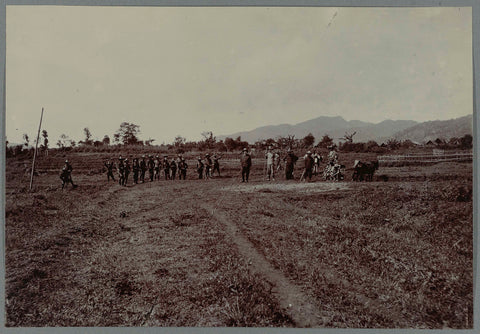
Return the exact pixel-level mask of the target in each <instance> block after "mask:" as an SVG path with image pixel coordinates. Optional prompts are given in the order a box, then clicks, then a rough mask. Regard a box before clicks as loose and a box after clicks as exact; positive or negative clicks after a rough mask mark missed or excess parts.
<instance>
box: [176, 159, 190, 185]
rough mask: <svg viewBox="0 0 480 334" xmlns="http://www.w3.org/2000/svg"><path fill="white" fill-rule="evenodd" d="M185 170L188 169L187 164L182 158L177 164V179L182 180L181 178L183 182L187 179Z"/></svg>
mask: <svg viewBox="0 0 480 334" xmlns="http://www.w3.org/2000/svg"><path fill="white" fill-rule="evenodd" d="M187 168H188V165H187V162H186V161H185V159H184V158H182V160H181V161H180V163H179V164H178V170H179V173H178V178H179V179H180V180H181V179H182V177H183V179H184V180H185V178H186V177H187Z"/></svg>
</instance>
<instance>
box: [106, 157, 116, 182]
mask: <svg viewBox="0 0 480 334" xmlns="http://www.w3.org/2000/svg"><path fill="white" fill-rule="evenodd" d="M104 165H105V167H107V181H108V182H110V178H112V180H113V181H115V177H114V176H113V161H110V160H108V161H107V162H105V164H104Z"/></svg>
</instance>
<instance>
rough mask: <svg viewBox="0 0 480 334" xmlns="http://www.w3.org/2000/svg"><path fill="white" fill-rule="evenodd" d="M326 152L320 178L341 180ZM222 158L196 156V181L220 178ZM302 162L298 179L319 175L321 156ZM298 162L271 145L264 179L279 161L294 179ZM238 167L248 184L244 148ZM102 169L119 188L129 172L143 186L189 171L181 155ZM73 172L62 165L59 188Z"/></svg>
mask: <svg viewBox="0 0 480 334" xmlns="http://www.w3.org/2000/svg"><path fill="white" fill-rule="evenodd" d="M328 149H329V150H330V152H329V153H328V157H327V163H326V166H325V168H324V170H323V177H324V179H325V180H333V181H339V180H342V179H343V172H342V170H343V168H345V166H344V165H340V164H339V163H338V154H337V152H336V151H335V146H334V145H331V146H329V147H328ZM221 158H222V157H221V156H220V155H216V154H214V155H213V157H211V156H210V154H208V153H207V154H205V157H204V159H202V158H201V157H198V158H197V163H196V172H197V174H198V179H205V180H208V179H210V178H211V177H213V175H214V173H217V174H218V176H220V164H219V160H220V159H221ZM303 159H304V164H305V166H304V169H303V172H302V175H301V176H300V181H306V180H307V178H308V179H309V180H311V179H312V175H318V174H319V173H320V163H321V162H322V161H323V157H322V156H321V155H320V154H318V153H317V151H316V150H314V151H313V153H312V152H311V151H307V153H306V154H305V156H304V157H303ZM297 161H298V157H297V156H296V155H295V154H294V152H293V151H292V150H291V149H290V148H289V149H288V150H287V154H286V155H285V156H284V157H283V158H282V157H281V155H280V153H279V152H278V151H275V152H274V151H273V149H272V147H271V146H270V147H268V149H267V151H266V153H265V166H264V167H265V168H264V174H265V176H266V178H267V180H269V181H271V180H272V181H273V180H275V174H276V173H278V172H279V171H280V170H282V162H283V163H284V164H285V179H286V180H293V179H294V176H293V172H294V169H295V165H296V163H297ZM240 165H241V174H242V182H248V179H249V175H250V168H251V166H252V158H251V156H250V154H249V153H248V150H247V149H246V148H244V149H243V150H242V155H241V157H240ZM104 166H105V167H106V169H107V181H108V182H109V181H110V179H112V180H113V181H114V182H116V180H115V176H114V174H113V172H114V169H116V170H117V171H118V183H119V184H120V185H122V186H126V185H127V183H128V179H129V176H130V174H131V173H132V174H133V183H134V184H138V183H144V182H146V181H148V180H150V182H153V181H154V180H160V179H165V180H175V179H176V178H178V179H179V180H182V179H183V180H185V179H186V176H187V169H188V164H187V162H186V161H185V158H184V157H183V156H182V155H181V154H179V155H178V156H177V157H176V158H175V157H174V158H172V159H169V157H168V156H166V155H165V156H164V157H163V160H162V159H160V157H159V156H158V155H157V156H155V157H154V156H153V155H149V156H148V158H147V157H146V156H145V155H143V156H142V157H141V158H140V159H138V158H136V157H135V158H131V162H130V160H129V159H128V158H122V157H121V156H120V157H119V158H118V162H117V163H114V162H113V161H110V160H108V161H106V162H105V163H104ZM72 170H73V168H72V165H71V164H70V163H69V162H68V160H66V161H65V166H64V167H63V169H62V173H61V175H60V178H61V179H62V188H63V187H64V186H65V184H68V183H71V184H72V186H73V187H74V188H75V187H76V185H75V184H74V183H73V180H72V176H71V173H72ZM147 171H148V176H147Z"/></svg>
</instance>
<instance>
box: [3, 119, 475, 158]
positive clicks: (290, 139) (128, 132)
mask: <svg viewBox="0 0 480 334" xmlns="http://www.w3.org/2000/svg"><path fill="white" fill-rule="evenodd" d="M83 132H84V136H85V139H84V140H81V141H79V142H78V143H77V142H76V141H74V140H72V139H70V138H69V137H68V136H67V135H66V134H61V135H60V137H59V139H58V141H57V142H56V146H57V148H51V147H50V146H49V139H48V132H47V131H46V130H42V138H41V142H40V143H39V144H40V151H41V152H43V153H44V154H45V155H48V151H49V150H51V149H55V150H60V151H72V150H73V151H96V150H98V151H101V150H102V149H104V148H108V147H116V148H120V147H137V148H138V147H146V148H155V149H159V150H161V151H175V152H176V153H184V152H190V151H207V150H210V151H217V152H234V151H238V150H242V149H243V148H244V147H248V148H250V149H251V148H254V149H256V150H265V149H266V148H267V147H273V148H275V149H280V150H285V149H287V148H291V149H325V148H327V147H328V146H330V145H332V144H334V139H333V138H331V137H330V136H329V135H328V134H325V135H324V136H323V137H322V138H321V140H320V141H318V143H317V144H315V142H316V138H315V137H314V136H313V135H312V134H311V133H309V134H308V135H306V136H305V137H303V138H295V136H294V135H287V136H278V137H276V138H275V139H274V138H268V139H264V140H258V141H256V142H255V143H254V144H249V143H248V142H246V141H243V140H242V139H241V137H240V136H238V137H237V138H235V139H234V138H230V137H227V138H225V140H217V138H216V137H215V136H214V134H213V132H212V131H206V132H202V137H203V139H201V140H199V141H188V142H187V141H186V138H185V137H182V136H180V135H178V136H176V137H175V139H174V140H173V142H172V143H171V144H164V143H163V144H161V145H153V142H154V141H155V139H152V138H149V139H148V140H144V141H143V140H140V139H139V137H138V136H139V134H140V126H139V125H136V124H133V123H128V122H122V123H121V124H120V127H119V129H118V130H117V131H116V132H115V133H114V135H113V142H112V141H111V140H110V137H109V136H108V135H105V136H104V137H103V139H102V140H101V141H100V140H93V139H92V133H91V131H90V129H89V128H88V127H85V128H84V129H83ZM354 135H355V132H354V133H351V134H349V133H345V136H344V137H342V138H339V139H340V140H343V142H340V143H339V145H338V147H337V148H338V150H339V151H343V152H374V153H384V152H387V151H391V150H397V149H408V148H411V147H414V146H417V144H415V143H413V142H412V141H410V140H408V139H406V140H403V141H401V140H397V139H394V138H390V139H388V140H387V141H386V142H385V143H382V144H378V143H377V142H376V141H374V140H370V141H368V142H354V141H353V137H354ZM23 140H24V143H23V144H21V145H14V146H10V147H9V146H8V141H7V142H6V144H7V145H6V146H7V152H6V154H7V157H11V156H17V155H19V154H22V153H24V152H30V151H32V150H33V148H32V147H31V146H30V137H29V136H28V134H26V133H25V134H24V135H23ZM472 142H473V137H472V136H471V135H470V134H466V135H464V136H463V137H460V138H457V137H453V138H450V139H449V140H448V141H445V140H441V139H437V140H436V141H435V142H434V143H433V144H434V145H435V146H437V147H438V148H443V149H449V148H457V149H471V148H472ZM34 144H35V141H34Z"/></svg>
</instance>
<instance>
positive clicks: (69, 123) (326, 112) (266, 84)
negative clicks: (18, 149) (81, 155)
mask: <svg viewBox="0 0 480 334" xmlns="http://www.w3.org/2000/svg"><path fill="white" fill-rule="evenodd" d="M471 17H472V11H471V8H469V7H462V8H328V7H323V8H319V7H317V8H305V7H302V8H266V7H263V8H259V7H236V8H232V7H224V8H205V7H204V8H201V7H197V8H194V7H188V8H186V7H177V8H172V7H76V6H72V7H67V6H7V41H6V54H7V63H6V64H7V68H6V82H7V84H6V135H7V139H8V140H9V141H10V142H22V135H23V133H27V134H28V135H29V136H30V138H33V137H35V136H36V132H37V128H38V122H39V118H40V111H41V108H42V107H44V108H45V114H44V123H43V126H42V129H46V130H47V131H48V133H49V138H50V143H51V144H52V145H54V144H55V143H56V141H57V139H58V137H59V136H60V134H62V133H65V134H67V135H68V136H69V137H70V138H72V139H75V140H77V141H78V140H81V139H83V138H84V135H83V128H85V127H88V128H89V129H90V131H91V132H92V134H93V136H94V137H96V138H97V139H99V140H101V139H102V138H103V136H104V135H105V134H107V135H109V136H110V138H112V137H113V133H114V132H115V131H116V130H117V129H118V127H119V125H120V123H121V122H123V121H126V122H131V123H135V124H137V125H140V130H141V134H140V138H141V139H148V138H154V139H156V141H155V142H154V144H161V143H162V142H166V143H171V142H172V141H173V139H174V137H175V136H176V135H182V136H183V137H186V138H187V140H198V139H200V138H201V132H203V131H213V133H214V134H215V135H228V134H231V133H234V132H237V131H243V130H251V129H253V128H256V127H259V126H264V125H275V124H281V123H289V124H295V123H299V122H302V121H305V120H308V119H311V118H315V117H318V116H342V117H343V118H345V119H346V120H352V119H359V120H363V121H369V122H375V123H377V122H380V121H383V120H385V119H412V120H416V121H426V120H434V119H450V118H456V117H460V116H465V115H467V114H471V113H472V112H473V102H472V101H473V95H472V87H473V84H472V80H473V79H472V78H473V77H472V19H471Z"/></svg>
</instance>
